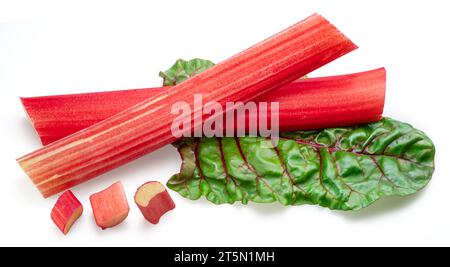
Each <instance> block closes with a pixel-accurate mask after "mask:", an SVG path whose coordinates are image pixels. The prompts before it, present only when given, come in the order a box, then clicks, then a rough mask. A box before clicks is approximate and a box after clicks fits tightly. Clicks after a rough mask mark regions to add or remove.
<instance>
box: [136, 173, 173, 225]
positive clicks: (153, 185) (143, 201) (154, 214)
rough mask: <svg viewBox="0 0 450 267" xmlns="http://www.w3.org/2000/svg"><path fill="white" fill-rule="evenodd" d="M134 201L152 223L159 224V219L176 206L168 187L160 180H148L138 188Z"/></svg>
mask: <svg viewBox="0 0 450 267" xmlns="http://www.w3.org/2000/svg"><path fill="white" fill-rule="evenodd" d="M134 202H136V205H137V206H138V207H139V209H140V210H141V212H142V215H144V218H145V219H147V221H149V222H150V223H152V224H158V222H159V219H160V218H161V217H162V216H163V215H164V214H166V213H167V212H168V211H171V210H173V209H174V208H175V203H173V200H172V198H171V197H170V195H169V193H168V192H167V190H166V188H165V187H164V186H163V185H162V184H161V183H159V182H148V183H145V184H143V185H142V186H141V187H139V188H138V190H137V191H136V194H135V195H134Z"/></svg>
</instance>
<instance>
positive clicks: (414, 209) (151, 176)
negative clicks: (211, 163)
mask: <svg viewBox="0 0 450 267" xmlns="http://www.w3.org/2000/svg"><path fill="white" fill-rule="evenodd" d="M447 2H448V1H381V0H377V1H344V0H340V1H299V0H295V1H280V0H277V1H262V0H258V1H231V0H227V1H194V0H191V1H171V0H165V1H123V2H118V1H104V2H103V1H86V2H85V1H70V2H69V1H61V0H58V1H29V2H24V1H17V0H14V1H0V23H1V24H0V94H1V97H0V101H1V103H0V107H1V112H0V123H1V129H0V135H1V136H0V142H1V149H0V151H1V152H0V156H1V158H0V161H1V179H0V203H1V204H0V205H1V215H0V245H9V246H10V245H55V246H65V245H70V246H72V245H77V246H78V245H89V246H100V245H106V246H116V245H125V246H128V245H145V246H312V245H318V246H326V245H356V246H359V245H411V246H415V245H450V201H449V198H448V196H449V195H450V169H449V168H450V164H449V163H450V162H449V156H448V152H449V151H450V145H449V140H450V129H449V118H448V117H449V104H448V103H449V94H450V93H449V92H450V88H449V82H448V80H449V76H450V70H449V68H448V62H449V60H450V56H449V47H450V42H449V36H450V34H449V27H450V16H449V15H448V11H449V7H448V4H446V3H447ZM316 11H317V12H320V13H322V14H323V15H324V16H325V17H326V18H328V19H329V20H331V21H332V22H333V23H334V24H335V25H337V26H338V27H339V28H340V29H341V30H342V31H343V32H344V33H345V34H346V35H347V36H349V37H350V38H351V39H352V40H353V41H354V42H355V43H356V44H357V45H359V47H360V49H358V50H357V51H356V52H353V53H351V54H349V55H347V56H345V57H343V58H341V59H339V60H337V61H335V62H333V63H331V64H329V65H327V66H325V67H323V68H321V69H320V70H317V71H316V72H314V73H312V74H311V75H310V76H322V75H333V74H344V73H350V72H357V71H363V70H368V69H371V68H377V67H381V66H385V67H386V68H387V71H388V92H387V99H386V108H385V115H386V116H390V117H393V118H396V119H398V120H402V121H405V122H409V123H411V124H413V125H414V126H415V127H417V128H418V129H421V130H424V131H425V132H426V133H427V134H428V135H429V136H430V137H431V139H432V140H433V141H434V142H435V145H436V148H437V155H436V166H437V168H436V172H435V174H434V178H433V180H432V181H431V183H430V184H429V185H428V187H427V188H426V189H425V190H423V191H422V192H420V193H418V194H416V195H413V196H411V197H405V198H387V199H383V200H381V201H379V202H377V203H376V204H375V205H373V206H371V207H369V208H367V209H365V210H362V211H358V212H347V213H345V212H336V211H329V210H327V209H324V208H321V207H316V206H301V207H283V206H281V205H279V204H271V205H261V204H260V205H258V204H250V205H248V206H242V205H234V206H229V205H223V206H214V205H212V204H209V203H207V202H206V201H204V200H201V201H189V200H186V199H183V198H181V197H180V196H179V195H178V194H177V193H175V192H171V195H172V197H173V198H174V201H175V202H176V204H177V208H176V209H175V210H174V211H172V212H170V213H169V214H167V215H166V216H165V217H163V219H162V220H161V222H160V224H159V225H157V226H153V225H150V224H148V223H146V222H145V221H144V219H143V218H142V216H141V214H140V212H139V210H138V209H137V207H136V206H135V204H134V202H133V199H132V197H133V195H134V192H135V190H136V188H137V187H138V186H139V185H141V184H142V183H144V182H145V181H148V180H159V181H161V182H163V183H164V182H165V181H166V180H167V179H168V178H169V177H170V176H171V175H172V174H174V173H176V172H177V171H178V170H179V165H180V160H179V157H178V155H177V153H176V151H175V150H174V149H173V148H172V147H170V146H167V147H165V148H163V149H161V150H159V151H157V152H155V153H153V154H151V155H148V156H146V157H144V158H142V159H140V160H138V161H136V162H134V163H132V164H129V165H127V166H125V167H122V168H120V169H117V170H115V171H113V172H111V173H108V174H106V175H104V176H102V177H100V178H98V179H95V180H93V181H91V182H88V183H85V184H83V185H81V186H78V187H76V188H75V189H74V190H73V191H74V193H75V194H76V195H77V196H78V197H79V199H80V200H81V201H82V203H83V204H84V207H85V212H84V214H83V216H82V218H81V219H80V220H79V221H78V222H77V223H76V224H75V225H74V227H73V228H72V230H71V232H70V233H69V235H68V236H66V237H64V236H63V235H62V234H61V233H60V232H59V230H58V229H57V228H56V227H55V226H54V225H53V223H52V221H51V220H50V216H49V214H50V210H51V208H52V206H53V204H54V202H55V201H56V198H50V199H48V200H44V199H43V198H41V196H40V194H39V193H38V192H37V190H36V189H35V188H34V186H33V185H32V183H31V182H30V181H29V180H28V178H27V177H26V176H25V175H24V173H23V172H22V171H21V169H20V168H19V167H18V165H17V164H16V162H15V158H17V157H19V156H22V155H23V154H25V153H28V152H31V151H32V150H34V149H36V148H39V147H40V143H39V141H38V138H37V137H36V135H35V134H34V132H33V129H32V127H31V126H30V124H29V123H28V121H27V120H26V118H25V115H24V113H23V110H22V108H21V105H20V102H19V98H18V97H19V96H34V95H46V94H62V93H74V92H87V91H101V90H113V89H130V88H142V87H151V86H158V85H160V84H161V80H160V79H159V78H158V71H159V70H164V69H166V68H168V67H169V66H170V65H171V64H172V63H173V62H174V61H175V60H176V59H177V58H186V59H190V58H193V57H202V58H207V59H211V60H213V61H214V62H220V61H222V60H224V59H226V58H227V57H229V56H232V55H233V54H235V53H237V52H239V51H241V50H242V49H245V48H247V47H248V46H250V45H252V44H254V43H256V42H258V41H260V40H262V39H265V38H266V37H268V36H270V35H272V34H274V33H276V32H278V31H280V30H282V29H284V28H285V27H287V26H290V25H291V24H293V23H295V22H297V21H299V20H301V19H303V18H304V17H306V16H308V15H310V14H312V13H314V12H316ZM117 180H121V181H122V182H123V184H124V187H125V189H126V193H127V195H128V199H129V202H130V207H131V211H130V214H129V217H128V219H127V220H126V221H125V222H124V223H123V224H122V225H120V226H118V227H116V228H114V229H110V230H106V231H101V230H100V229H99V228H97V226H96V225H95V223H94V219H93V215H92V211H91V208H90V205H89V201H88V198H89V195H90V194H92V193H94V192H97V191H99V190H102V189H104V188H105V187H107V186H109V185H110V184H112V183H113V182H115V181H117Z"/></svg>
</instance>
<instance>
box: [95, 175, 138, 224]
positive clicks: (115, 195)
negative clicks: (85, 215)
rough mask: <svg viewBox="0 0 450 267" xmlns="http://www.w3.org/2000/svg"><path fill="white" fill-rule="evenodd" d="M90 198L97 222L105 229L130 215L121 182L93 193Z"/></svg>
mask: <svg viewBox="0 0 450 267" xmlns="http://www.w3.org/2000/svg"><path fill="white" fill-rule="evenodd" d="M89 199H90V201H91V206H92V211H93V212H94V217H95V222H96V223H97V225H98V226H99V227H100V228H102V229H103V230H105V229H107V228H111V227H114V226H116V225H119V224H120V223H122V222H123V221H124V220H125V219H126V218H127V217H128V212H129V211H130V207H129V206H128V201H127V197H126V195H125V191H124V190H123V186H122V183H121V182H117V183H115V184H113V185H111V186H110V187H108V188H106V189H105V190H103V191H100V192H98V193H95V194H93V195H91V197H90V198H89Z"/></svg>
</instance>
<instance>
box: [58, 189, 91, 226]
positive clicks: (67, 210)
mask: <svg viewBox="0 0 450 267" xmlns="http://www.w3.org/2000/svg"><path fill="white" fill-rule="evenodd" d="M82 213H83V206H82V205H81V203H80V201H79V200H78V199H77V198H76V197H75V195H74V194H73V193H72V192H71V191H70V190H69V191H66V192H65V193H64V194H62V195H61V196H60V197H59V198H58V200H57V201H56V204H55V206H54V207H53V209H52V213H51V218H52V220H53V222H54V223H55V224H56V226H57V227H58V228H59V230H61V232H62V233H63V234H65V235H67V233H68V232H69V230H70V228H71V227H72V225H73V224H74V223H75V221H76V220H78V218H80V216H81V214H82Z"/></svg>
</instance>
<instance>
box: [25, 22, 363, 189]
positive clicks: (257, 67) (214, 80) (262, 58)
mask: <svg viewBox="0 0 450 267" xmlns="http://www.w3.org/2000/svg"><path fill="white" fill-rule="evenodd" d="M355 48H356V46H355V45H354V44H353V43H352V42H351V41H350V40H349V39H347V38H346V37H345V36H344V35H343V34H342V33H340V32H339V31H338V30H337V29H336V28H335V27H334V26H333V25H331V24H330V23H329V22H328V21H327V20H326V19H324V18H323V17H322V16H320V15H313V16H311V17H309V18H307V19H305V20H303V21H301V22H299V23H297V24H295V25H293V26H292V27H290V28H288V29H286V30H284V31H282V32H280V33H278V34H277V35H275V36H273V37H271V38H269V39H267V40H265V41H263V42H260V43H259V44H257V45H255V46H253V47H251V48H249V49H247V50H245V51H244V52H242V53H240V54H238V55H236V56H234V57H231V58H230V59H228V60H226V61H224V62H222V63H220V64H218V65H215V66H214V67H212V68H210V69H208V70H206V71H204V72H202V73H200V74H199V75H197V76H195V77H193V78H191V79H189V80H187V81H185V82H182V83H180V84H178V85H176V86H174V87H172V88H171V89H170V90H169V91H167V92H163V93H160V94H157V95H155V96H153V97H150V98H149V99H147V100H145V101H143V102H141V103H139V104H137V105H135V106H133V107H131V108H129V109H127V110H125V111H123V112H120V113H119V114H117V115H114V116H112V117H110V118H108V119H106V120H104V121H102V122H100V123H97V124H95V125H93V126H91V127H88V128H86V129H85V130H83V131H80V132H77V133H75V134H73V135H70V136H68V137H66V138H64V139H61V140H59V141H57V142H54V143H52V144H50V145H48V146H46V147H44V148H42V149H39V150H37V151H35V152H33V153H31V154H28V155H26V156H23V157H21V158H19V159H18V163H19V164H20V166H21V167H22V169H23V170H24V171H25V173H26V174H27V175H28V176H29V177H30V178H31V180H32V181H33V183H34V184H35V185H36V186H37V187H38V189H39V190H40V192H41V193H42V195H43V196H44V197H48V196H51V195H53V194H56V193H58V192H61V191H62V190H65V189H67V188H70V187H72V186H75V185H77V184H79V183H82V182H84V181H87V180H89V179H91V178H94V177H97V176H99V175H101V174H103V173H105V172H108V171H110V170H112V169H115V168H117V167H119V166H122V165H124V164H126V163H129V162H130V161H133V160H135V159H137V158H139V157H141V156H143V155H146V154H147V153H149V152H152V151H154V150H156V149H158V148H160V147H162V146H164V145H167V144H170V143H172V142H174V141H176V140H178V139H179V138H177V137H175V136H173V134H172V131H171V124H172V122H173V121H174V119H176V118H177V117H178V116H179V115H178V114H172V113H171V109H172V106H173V105H174V104H175V103H177V102H180V101H182V102H185V103H187V104H188V105H189V106H190V107H191V109H190V110H191V112H190V114H189V115H190V118H191V119H192V123H191V129H186V132H189V131H192V129H197V128H199V127H201V125H202V124H203V122H204V121H206V120H208V119H213V118H216V117H218V116H222V115H223V114H224V113H225V112H229V111H231V109H232V107H227V106H226V103H227V102H229V101H232V102H236V101H243V102H247V101H249V100H251V99H254V98H255V97H258V96H260V95H263V94H264V93H267V92H269V91H270V90H273V89H276V88H279V87H281V86H283V85H285V84H287V83H289V82H291V81H293V80H295V79H297V78H300V77H303V76H304V75H306V74H307V73H309V72H311V71H313V70H315V69H317V68H319V67H321V66H323V65H325V64H327V63H328V62H330V61H332V60H334V59H336V58H338V57H340V56H342V55H344V54H346V53H348V52H350V51H352V50H354V49H355ZM194 94H200V95H202V97H203V103H209V102H213V101H214V102H217V103H218V104H220V105H221V106H222V107H224V109H223V112H216V113H214V114H212V115H209V116H203V114H202V112H201V111H202V109H203V106H201V107H199V106H198V105H194Z"/></svg>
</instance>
